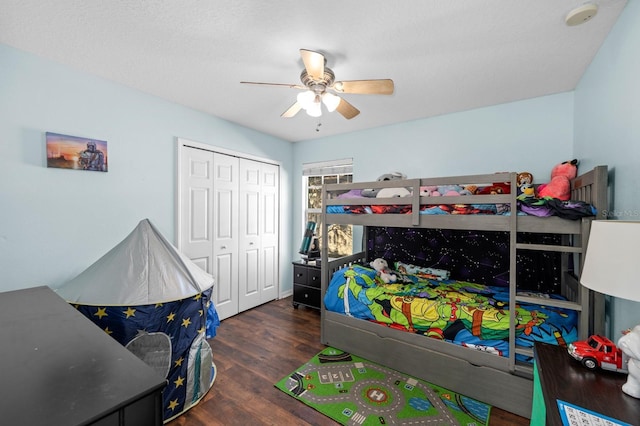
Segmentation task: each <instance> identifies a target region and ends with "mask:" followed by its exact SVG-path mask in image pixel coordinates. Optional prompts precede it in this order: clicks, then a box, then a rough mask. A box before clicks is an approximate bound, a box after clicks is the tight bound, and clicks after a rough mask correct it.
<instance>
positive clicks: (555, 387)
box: [531, 343, 640, 426]
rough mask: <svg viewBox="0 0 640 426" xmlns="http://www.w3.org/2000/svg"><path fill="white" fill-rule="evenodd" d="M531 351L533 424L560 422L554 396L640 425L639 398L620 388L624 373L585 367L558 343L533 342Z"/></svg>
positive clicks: (560, 425) (553, 424) (556, 423)
mask: <svg viewBox="0 0 640 426" xmlns="http://www.w3.org/2000/svg"><path fill="white" fill-rule="evenodd" d="M534 352H535V364H536V372H535V377H534V391H533V412H532V413H531V424H532V425H536V426H537V425H545V424H546V425H547V426H555V425H558V426H562V424H563V423H562V420H561V417H560V411H559V409H558V403H557V400H561V401H563V402H566V403H569V404H571V405H575V406H578V407H581V408H583V409H586V410H589V411H593V412H596V413H599V414H602V415H605V416H607V417H611V418H613V419H616V420H620V421H623V422H626V423H629V424H632V425H640V399H636V398H633V397H631V396H629V395H627V394H625V393H624V392H622V389H621V388H622V385H623V384H624V383H625V382H626V381H627V376H626V374H621V373H614V372H611V371H603V370H600V369H597V370H594V371H591V370H588V369H587V368H586V367H583V366H582V365H581V364H580V363H579V362H578V361H576V360H575V359H573V358H571V356H569V354H568V353H567V349H566V348H563V347H560V346H555V345H549V344H546V343H536V344H535V350H534Z"/></svg>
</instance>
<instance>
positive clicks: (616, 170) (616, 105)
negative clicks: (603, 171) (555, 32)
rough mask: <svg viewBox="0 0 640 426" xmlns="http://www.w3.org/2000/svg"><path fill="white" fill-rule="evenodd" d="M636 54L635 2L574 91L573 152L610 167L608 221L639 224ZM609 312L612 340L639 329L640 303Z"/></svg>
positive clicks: (639, 19) (639, 33) (639, 44)
mask: <svg viewBox="0 0 640 426" xmlns="http://www.w3.org/2000/svg"><path fill="white" fill-rule="evenodd" d="M596 19H597V18H596ZM638 52H640V2H637V1H630V2H628V3H627V5H626V7H625V10H624V11H623V13H622V15H621V16H620V18H619V19H618V22H617V23H616V25H615V27H614V28H613V29H612V31H611V32H610V33H609V36H608V37H607V39H606V41H605V43H604V44H603V45H602V47H601V48H600V50H599V51H598V54H597V56H596V58H595V59H594V60H593V62H592V63H591V65H590V66H589V69H588V70H587V72H586V73H585V75H584V76H583V77H582V80H581V81H580V84H579V85H578V87H577V88H576V90H575V108H574V109H575V119H574V132H575V142H574V152H575V153H576V157H577V158H580V159H581V160H582V164H583V165H585V166H586V167H591V166H594V165H596V164H608V165H609V169H610V172H609V179H610V181H611V182H612V183H613V185H612V188H613V193H612V194H611V205H610V210H611V211H610V212H609V218H610V219H620V220H632V221H638V220H640V202H639V195H640V191H639V188H640V172H639V169H640V80H639V78H638V76H640V55H638ZM638 256H639V257H640V252H639V253H638ZM638 279H639V282H638V288H639V290H638V291H639V292H640V277H638ZM610 312H611V316H612V318H611V327H610V331H609V335H610V336H611V337H613V338H616V339H617V338H618V337H620V331H621V330H624V329H627V328H629V327H633V326H634V325H637V324H640V303H635V302H630V301H627V300H622V299H613V300H612V301H611V304H610Z"/></svg>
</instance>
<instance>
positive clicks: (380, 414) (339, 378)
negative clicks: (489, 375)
mask: <svg viewBox="0 0 640 426" xmlns="http://www.w3.org/2000/svg"><path fill="white" fill-rule="evenodd" d="M275 386H276V387H277V388H278V389H280V390H282V391H283V392H285V393H287V394H288V395H291V396H292V397H294V398H296V399H298V400H300V401H302V402H304V403H305V404H307V405H308V406H310V407H312V408H314V409H316V410H317V411H319V412H321V413H322V414H324V415H326V416H328V417H331V418H332V419H333V420H335V421H336V422H338V423H341V424H343V425H384V424H388V425H463V426H471V425H473V426H482V425H484V426H486V425H488V424H489V413H490V411H491V406H490V405H487V404H485V403H483V402H480V401H476V400H475V399H471V398H468V397H466V396H464V395H460V394H458V393H456V392H452V391H450V390H447V389H444V388H441V387H439V386H436V385H433V384H431V383H427V382H424V381H422V380H418V379H414V378H413V377H411V376H407V375H406V374H402V373H399V372H397V371H395V370H391V369H388V368H385V367H382V366H381V365H378V364H375V363H373V362H370V361H367V360H366V359H362V358H359V357H357V356H354V355H351V354H349V353H346V352H342V351H340V350H338V349H334V348H325V349H324V350H323V351H322V352H320V353H319V354H317V355H316V356H314V357H313V358H311V360H310V361H309V362H307V363H306V364H304V365H303V366H302V367H300V368H298V369H297V370H296V371H294V372H293V373H291V374H290V375H289V376H287V377H285V378H284V379H282V380H280V381H279V382H278V383H276V384H275Z"/></svg>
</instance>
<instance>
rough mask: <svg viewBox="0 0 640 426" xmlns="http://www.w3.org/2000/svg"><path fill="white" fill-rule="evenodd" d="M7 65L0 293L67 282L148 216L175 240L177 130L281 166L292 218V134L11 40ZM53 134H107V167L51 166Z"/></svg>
mask: <svg viewBox="0 0 640 426" xmlns="http://www.w3.org/2000/svg"><path fill="white" fill-rule="evenodd" d="M0 70H1V71H0V135H1V137H2V142H1V143H0V291H5V290H12V289H18V288H26V287H33V286H37V285H49V286H51V287H54V288H55V287H57V286H59V285H61V284H63V283H64V282H66V281H67V280H69V279H71V278H73V277H74V276H76V275H77V274H78V273H80V272H82V271H83V270H84V269H85V268H86V267H88V266H89V265H90V264H91V263H93V262H94V261H95V260H97V259H98V258H99V257H100V256H102V255H103V254H104V253H106V252H107V251H108V250H109V249H111V248H112V247H113V246H114V245H115V244H117V243H118V242H120V241H121V240H122V239H123V238H124V237H126V236H127V235H128V234H129V232H131V231H132V230H133V228H134V227H135V226H136V225H137V224H138V222H139V221H140V220H141V219H144V218H149V219H150V220H151V221H152V222H153V223H154V224H155V225H156V226H157V227H158V229H159V230H160V231H161V232H162V233H163V234H164V235H165V236H166V237H167V238H168V239H169V240H172V241H173V240H174V236H175V213H174V210H175V207H174V205H175V198H176V173H177V169H176V155H177V142H176V138H177V137H182V138H185V139H190V140H194V141H198V142H202V143H207V144H211V145H215V146H218V147H222V148H226V149H232V150H235V151H239V152H242V153H246V154H250V155H254V156H259V157H263V158H269V159H272V160H275V161H278V162H280V163H281V164H282V167H281V181H282V195H281V200H282V204H281V205H282V208H281V212H282V213H281V214H282V215H283V217H282V223H290V222H291V220H290V219H291V212H292V208H291V207H290V206H291V200H290V193H289V189H290V187H291V184H290V181H291V174H290V173H291V164H292V149H291V144H290V143H289V142H285V141H281V140H279V139H276V138H273V137H271V136H267V135H264V134H261V133H258V132H255V131H252V130H249V129H246V128H243V127H240V126H237V125H235V124H232V123H229V122H227V121H224V120H221V119H218V118H215V117H212V116H209V115H206V114H203V113H200V112H197V111H194V110H190V109H188V108H184V107H182V106H179V105H176V104H173V103H170V102H166V101H164V100H161V99H158V98H155V97H152V96H149V95H146V94H143V93H140V92H137V91H134V90H131V89H129V88H126V87H124V86H121V85H117V84H114V83H111V82H108V81H105V80H102V79H99V78H97V77H94V76H90V75H87V74H84V73H80V72H76V71H75V70H73V69H70V68H68V67H65V66H62V65H59V64H57V63H54V62H51V61H48V60H43V59H41V58H38V57H36V56H34V55H31V54H26V53H24V52H21V51H19V50H16V49H13V48H10V47H8V46H4V45H0ZM47 131H49V132H56V133H62V134H67V135H74V136H83V137H90V138H95V139H100V140H106V141H107V142H108V154H109V171H108V172H107V173H100V172H83V171H77V170H64V169H52V168H47V167H46V150H45V140H44V134H45V132H47ZM290 240H291V238H290V233H289V231H288V229H286V228H285V229H284V230H283V238H282V241H281V248H282V251H283V253H288V252H289V251H290V247H289V242H290ZM289 260H290V259H289V256H286V255H285V256H282V259H281V268H284V271H288V269H287V268H289V267H290V262H289ZM290 275H291V274H290V273H288V274H287V273H284V272H283V274H282V275H281V280H282V281H283V287H284V286H286V285H289V286H290V285H291V284H290V281H291V280H290V279H289V277H290Z"/></svg>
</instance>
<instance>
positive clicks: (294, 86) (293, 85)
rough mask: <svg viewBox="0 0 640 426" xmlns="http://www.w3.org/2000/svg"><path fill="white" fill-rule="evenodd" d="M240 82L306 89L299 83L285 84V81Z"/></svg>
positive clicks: (242, 82) (243, 82)
mask: <svg viewBox="0 0 640 426" xmlns="http://www.w3.org/2000/svg"><path fill="white" fill-rule="evenodd" d="M240 84H257V85H259V86H280V87H288V88H290V89H306V88H307V87H306V86H303V85H301V84H286V83H259V82H256V81H241V82H240Z"/></svg>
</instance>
